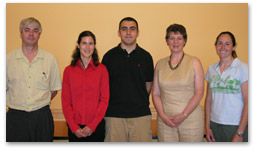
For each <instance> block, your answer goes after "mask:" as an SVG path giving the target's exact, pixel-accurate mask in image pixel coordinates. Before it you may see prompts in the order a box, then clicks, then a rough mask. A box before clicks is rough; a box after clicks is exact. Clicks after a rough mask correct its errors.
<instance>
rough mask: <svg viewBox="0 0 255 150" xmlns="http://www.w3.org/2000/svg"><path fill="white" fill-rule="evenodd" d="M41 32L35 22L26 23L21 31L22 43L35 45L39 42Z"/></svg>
mask: <svg viewBox="0 0 255 150" xmlns="http://www.w3.org/2000/svg"><path fill="white" fill-rule="evenodd" d="M40 35H41V33H40V32H39V27H38V26H37V25H33V24H25V25H24V26H23V28H22V30H21V32H20V37H21V39H22V45H24V46H35V45H37V44H38V40H39V38H40Z"/></svg>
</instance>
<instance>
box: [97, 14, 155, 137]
mask: <svg viewBox="0 0 255 150" xmlns="http://www.w3.org/2000/svg"><path fill="white" fill-rule="evenodd" d="M118 33H119V37H120V39H121V43H120V44H119V45H118V46H116V47H114V48H113V49H111V50H109V51H108V52H107V53H106V54H105V55H104V57H103V60H102V63H103V64H104V65H105V66H106V67H107V69H108V72H109V77H110V101H109V106H108V109H107V112H106V117H105V121H106V137H105V141H106V142H129V141H130V142H150V141H152V131H151V112H150V108H149V94H150V91H151V85H152V80H153V72H154V66H153V60H152V57H151V55H150V54H149V53H148V52H147V51H145V50H144V49H142V48H141V47H139V46H138V44H137V43H136V39H137V37H138V35H139V30H138V23H137V21H136V20H135V19H133V18H131V17H126V18H124V19H122V20H121V21H120V23H119V32H118Z"/></svg>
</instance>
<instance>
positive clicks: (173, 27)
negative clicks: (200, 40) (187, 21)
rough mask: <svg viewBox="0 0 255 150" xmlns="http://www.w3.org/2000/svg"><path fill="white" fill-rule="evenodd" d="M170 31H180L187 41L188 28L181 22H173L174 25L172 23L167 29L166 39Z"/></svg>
mask: <svg viewBox="0 0 255 150" xmlns="http://www.w3.org/2000/svg"><path fill="white" fill-rule="evenodd" d="M170 32H174V33H177V32H179V33H180V34H181V35H182V36H183V39H184V41H185V43H187V38H188V36H187V32H186V29H185V27H184V26H183V25H181V24H172V25H170V26H169V27H168V28H167V29H166V40H168V38H169V34H170Z"/></svg>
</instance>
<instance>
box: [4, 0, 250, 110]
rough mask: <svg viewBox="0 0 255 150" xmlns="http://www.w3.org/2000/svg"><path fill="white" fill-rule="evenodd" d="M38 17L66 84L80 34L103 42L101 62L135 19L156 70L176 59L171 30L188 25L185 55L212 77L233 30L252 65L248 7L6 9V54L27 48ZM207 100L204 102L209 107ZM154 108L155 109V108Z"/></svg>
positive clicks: (18, 6)
mask: <svg viewBox="0 0 255 150" xmlns="http://www.w3.org/2000/svg"><path fill="white" fill-rule="evenodd" d="M30 16H32V17H35V18H37V19H39V20H40V22H41V24H42V28H43V32H42V36H41V39H40V41H39V45H40V47H42V48H44V49H46V50H48V51H49V52H51V53H53V54H54V55H55V56H56V57H57V59H58V63H59V67H60V74H61V78H62V75H63V70H64V68H65V67H66V66H67V65H69V63H70V61H71V54H72V52H73V49H74V48H75V44H76V40H77V38H78V35H79V33H80V32H82V31H84V30H91V31H92V32H93V33H94V34H95V35H96V38H97V49H98V51H99V56H100V60H101V58H102V57H103V55H104V54H105V52H106V51H108V50H109V49H111V48H112V47H114V46H116V45H117V44H118V43H119V41H120V39H119V37H118V34H117V29H118V24H119V21H120V20H121V19H122V18H124V17H126V16H131V17H134V18H135V19H137V21H138V23H139V28H140V36H139V38H138V43H139V45H140V46H141V47H143V48H145V49H146V50H147V51H149V52H150V53H151V55H152V57H153V59H154V64H156V62H157V61H158V60H159V59H160V58H163V57H166V56H168V55H170V50H169V48H168V47H167V45H166V42H165V40H164V37H165V30H166V28H167V27H168V26H169V25H170V24H172V23H180V24H183V25H184V26H185V27H186V29H187V33H188V42H187V44H186V46H185V48H184V51H185V53H188V54H190V55H194V56H196V57H198V58H199V59H200V60H201V63H202V65H203V67H204V72H205V73H206V71H207V68H208V66H209V65H210V64H213V63H215V62H216V61H218V57H217V54H216V51H215V48H214V42H215V38H216V36H217V35H218V34H219V33H220V32H221V31H226V30H229V31H231V32H233V33H234V35H235V36H236V40H237V44H238V45H237V55H238V58H239V59H241V60H242V61H244V62H246V63H248V4H247V3H241V4H240V3H239V4H230V3H228V4H223V3H221V4H215V3H213V4H210V3H209V4H208V3H207V4H192V3H191V4H185V3H182V4H178V3H173V4H171V3H166V4H165V3H163V4H146V3H145V4H132V3H130V4H84V3H83V4H59V3H58V4H29V3H28V4H25V3H24V4H15V3H7V4H6V52H9V51H11V50H13V49H15V48H17V47H19V46H20V45H21V40H20V37H19V23H20V21H21V20H22V19H23V18H26V17H30ZM203 103H204V98H203V100H202V101H201V105H202V106H203ZM152 106H153V105H152V104H151V107H152ZM51 107H52V108H53V109H61V91H60V92H59V93H58V95H57V97H56V98H55V99H54V100H53V102H52V106H51Z"/></svg>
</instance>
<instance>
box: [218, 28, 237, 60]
mask: <svg viewBox="0 0 255 150" xmlns="http://www.w3.org/2000/svg"><path fill="white" fill-rule="evenodd" d="M223 34H227V35H229V36H230V38H231V40H232V43H233V47H235V46H236V38H235V36H234V34H232V33H231V32H229V31H224V32H221V33H220V34H219V35H218V36H217V38H216V41H215V43H214V45H215V46H216V45H217V43H218V40H219V38H220V36H221V35H223ZM232 57H234V58H236V57H237V54H236V51H232Z"/></svg>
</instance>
